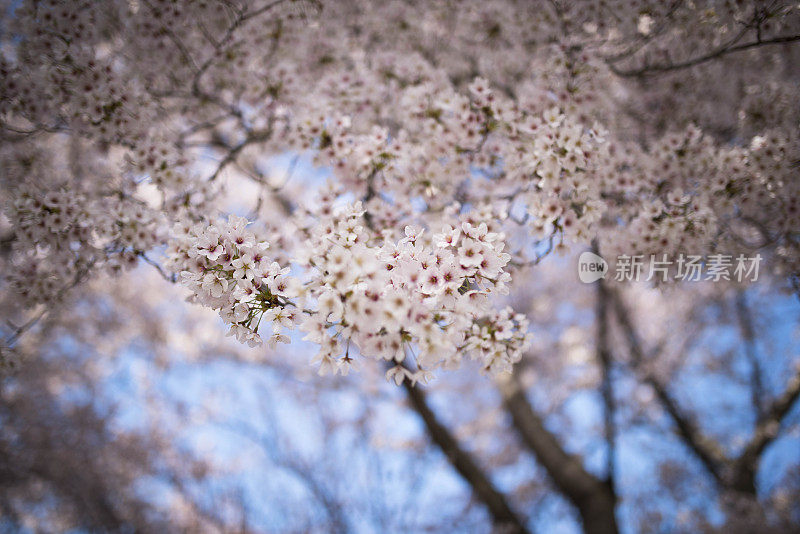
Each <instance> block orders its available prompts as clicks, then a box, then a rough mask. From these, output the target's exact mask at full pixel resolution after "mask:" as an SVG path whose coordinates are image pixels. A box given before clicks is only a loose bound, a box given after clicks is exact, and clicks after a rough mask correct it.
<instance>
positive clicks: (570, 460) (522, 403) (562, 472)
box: [500, 374, 618, 534]
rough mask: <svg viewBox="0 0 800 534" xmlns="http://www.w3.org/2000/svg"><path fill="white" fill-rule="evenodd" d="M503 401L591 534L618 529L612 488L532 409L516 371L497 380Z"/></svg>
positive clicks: (530, 447) (524, 437)
mask: <svg viewBox="0 0 800 534" xmlns="http://www.w3.org/2000/svg"><path fill="white" fill-rule="evenodd" d="M500 393H501V394H502V396H503V404H504V406H505V408H506V410H507V411H508V413H509V414H511V419H512V423H513V425H514V428H515V429H516V430H517V432H518V434H519V436H520V438H521V439H522V441H523V442H524V443H525V445H527V446H528V448H529V449H530V450H531V451H532V452H533V453H534V455H535V456H536V459H537V460H538V461H539V463H540V464H541V465H542V466H543V467H544V468H545V470H546V471H547V474H548V475H549V476H550V478H551V479H552V481H553V483H554V484H555V485H556V487H557V488H558V490H559V491H560V492H561V493H562V494H563V495H564V496H565V497H566V498H567V499H569V501H570V502H571V503H572V504H573V505H575V507H576V508H577V509H578V512H579V513H580V516H581V519H582V520H583V528H584V531H585V532H587V533H590V534H613V533H616V532H617V531H618V529H617V522H616V517H615V515H614V509H615V505H616V499H615V497H614V494H613V492H612V491H611V487H610V486H609V485H607V484H605V483H604V482H603V481H601V480H599V479H598V478H597V477H595V476H594V475H592V474H591V473H589V472H588V471H586V469H584V467H583V465H582V464H581V460H580V458H579V457H576V456H573V455H570V454H567V452H566V451H564V449H563V448H562V447H561V444H560V443H559V442H558V439H556V437H555V436H554V435H553V434H552V433H551V432H550V431H549V430H547V428H546V427H545V426H544V421H542V419H541V418H540V417H539V416H538V415H537V414H536V413H535V412H534V411H533V408H532V407H531V405H530V403H529V402H528V399H527V398H526V396H525V392H524V391H523V389H522V386H521V384H520V383H519V379H518V377H517V376H516V374H513V375H512V376H510V377H507V378H505V379H504V380H501V381H500Z"/></svg>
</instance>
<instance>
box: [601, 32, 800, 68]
mask: <svg viewBox="0 0 800 534" xmlns="http://www.w3.org/2000/svg"><path fill="white" fill-rule="evenodd" d="M795 41H800V35H786V36H783V37H773V38H772V39H764V40H760V39H759V40H756V41H753V42H749V43H744V44H739V45H732V44H730V43H729V44H728V45H725V46H722V47H720V48H718V49H716V50H714V51H713V52H709V53H708V54H705V55H702V56H698V57H695V58H693V59H689V60H687V61H682V62H680V63H666V64H663V65H648V66H645V67H642V68H639V69H631V70H622V69H618V68H617V67H616V66H614V65H613V63H610V62H609V63H608V65H609V68H610V69H611V72H613V73H614V74H616V75H617V76H623V77H634V76H647V75H652V74H658V73H662V72H670V71H674V70H680V69H688V68H690V67H694V66H696V65H700V64H702V63H706V62H708V61H711V60H714V59H717V58H720V57H722V56H725V55H728V54H732V53H734V52H741V51H742V50H748V49H750V48H757V47H761V46H768V45H774V44H785V43H793V42H795Z"/></svg>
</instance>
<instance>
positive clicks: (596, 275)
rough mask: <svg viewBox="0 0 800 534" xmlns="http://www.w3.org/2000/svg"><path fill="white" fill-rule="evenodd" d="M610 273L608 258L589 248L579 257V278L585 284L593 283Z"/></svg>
mask: <svg viewBox="0 0 800 534" xmlns="http://www.w3.org/2000/svg"><path fill="white" fill-rule="evenodd" d="M607 274H608V263H606V260H604V259H603V258H601V257H600V256H598V255H597V254H595V253H594V252H589V251H588V250H587V251H586V252H584V253H583V254H581V256H580V258H578V278H580V279H581V282H583V283H584V284H591V283H592V282H596V281H597V280H600V279H601V278H605V277H606V275H607Z"/></svg>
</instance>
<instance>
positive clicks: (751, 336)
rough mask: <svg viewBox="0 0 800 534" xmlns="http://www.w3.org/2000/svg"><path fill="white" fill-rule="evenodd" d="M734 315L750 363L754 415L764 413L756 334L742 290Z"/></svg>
mask: <svg viewBox="0 0 800 534" xmlns="http://www.w3.org/2000/svg"><path fill="white" fill-rule="evenodd" d="M736 317H737V320H738V321H739V330H740V331H741V334H742V338H744V353H745V356H746V357H747V362H748V364H749V365H750V393H751V395H752V400H753V408H754V409H755V411H756V417H757V418H761V417H762V416H763V415H764V406H763V401H764V386H763V380H762V378H761V366H760V365H759V363H758V355H757V354H756V335H755V329H754V328H753V321H752V318H751V316H750V311H749V310H748V309H747V300H746V297H745V294H744V292H743V291H740V292H739V293H738V294H737V295H736Z"/></svg>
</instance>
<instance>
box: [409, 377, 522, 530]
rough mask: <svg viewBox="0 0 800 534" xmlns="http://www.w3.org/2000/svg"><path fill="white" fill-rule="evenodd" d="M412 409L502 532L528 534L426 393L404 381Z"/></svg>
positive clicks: (417, 386) (503, 496)
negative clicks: (438, 416)
mask: <svg viewBox="0 0 800 534" xmlns="http://www.w3.org/2000/svg"><path fill="white" fill-rule="evenodd" d="M403 387H404V388H405V390H406V393H407V394H408V400H409V403H410V404H411V407H412V408H413V409H414V411H416V412H417V413H418V414H419V416H420V417H421V418H422V420H423V422H424V423H425V427H426V428H427V429H428V435H429V436H430V438H431V440H432V441H433V442H434V443H435V444H436V445H437V446H438V447H439V448H440V449H441V450H442V452H443V453H444V455H445V456H446V457H447V460H448V461H449V462H450V465H452V466H453V467H454V468H455V469H456V471H458V474H460V475H461V476H462V477H463V478H464V480H465V481H466V482H467V483H468V484H469V485H470V486H471V487H472V489H473V491H474V492H475V495H476V496H477V497H478V498H479V499H480V501H481V502H483V503H484V504H485V505H486V507H487V508H488V509H489V512H490V513H491V514H492V520H493V521H494V524H495V526H496V527H497V528H498V530H502V531H504V532H515V533H523V532H528V529H527V528H526V527H525V524H524V522H523V520H522V519H521V518H520V517H519V516H517V514H516V513H515V512H514V511H513V510H512V509H511V506H510V505H509V504H508V501H507V500H506V497H505V495H503V494H502V493H500V492H499V491H498V490H497V488H495V487H494V484H493V483H492V481H491V480H489V477H488V476H487V475H486V473H484V471H483V469H481V467H480V466H479V465H478V464H477V462H476V461H475V459H474V458H473V457H472V455H471V454H470V453H469V452H467V451H465V450H464V449H463V448H461V445H460V444H459V443H458V441H457V440H456V438H455V437H454V436H453V435H452V434H451V433H450V431H449V430H448V429H447V427H445V426H444V425H443V424H442V423H441V422H440V421H439V419H438V418H437V417H436V414H435V413H433V410H431V408H430V407H429V406H428V401H427V399H426V395H425V392H424V391H423V390H422V388H421V387H420V386H419V385H412V384H411V382H410V381H409V380H404V381H403Z"/></svg>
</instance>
